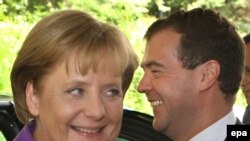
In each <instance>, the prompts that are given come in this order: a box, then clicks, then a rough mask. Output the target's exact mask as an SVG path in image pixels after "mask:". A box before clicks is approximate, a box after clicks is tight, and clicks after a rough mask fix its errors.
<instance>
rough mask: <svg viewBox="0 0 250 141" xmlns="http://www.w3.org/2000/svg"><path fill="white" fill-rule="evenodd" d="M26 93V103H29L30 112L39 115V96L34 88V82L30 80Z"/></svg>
mask: <svg viewBox="0 0 250 141" xmlns="http://www.w3.org/2000/svg"><path fill="white" fill-rule="evenodd" d="M25 95H26V103H27V106H28V109H29V112H30V113H31V114H32V115H33V116H38V114H39V110H38V97H37V95H36V94H35V89H34V85H33V82H31V81H29V82H28V83H27V85H26V91H25Z"/></svg>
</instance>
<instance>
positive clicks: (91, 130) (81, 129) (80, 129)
mask: <svg viewBox="0 0 250 141" xmlns="http://www.w3.org/2000/svg"><path fill="white" fill-rule="evenodd" d="M73 129H75V130H76V131H79V132H82V133H85V134H94V133H98V132H99V131H100V130H101V129H86V128H81V127H73Z"/></svg>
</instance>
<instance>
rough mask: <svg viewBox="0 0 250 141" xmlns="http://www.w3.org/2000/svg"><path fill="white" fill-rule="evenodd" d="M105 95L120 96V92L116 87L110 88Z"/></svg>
mask: <svg viewBox="0 0 250 141" xmlns="http://www.w3.org/2000/svg"><path fill="white" fill-rule="evenodd" d="M106 95H107V96H110V97H114V96H122V92H121V91H119V90H117V89H110V90H109V91H108V92H107V93H106Z"/></svg>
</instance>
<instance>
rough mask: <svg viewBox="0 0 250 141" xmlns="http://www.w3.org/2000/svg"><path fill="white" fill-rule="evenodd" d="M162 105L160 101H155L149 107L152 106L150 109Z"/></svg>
mask: <svg viewBox="0 0 250 141" xmlns="http://www.w3.org/2000/svg"><path fill="white" fill-rule="evenodd" d="M162 103H163V101H162V100H156V101H153V102H151V106H152V107H155V106H159V105H161V104H162Z"/></svg>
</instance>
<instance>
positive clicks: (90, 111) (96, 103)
mask: <svg viewBox="0 0 250 141" xmlns="http://www.w3.org/2000/svg"><path fill="white" fill-rule="evenodd" d="M87 103H88V105H87V106H86V107H85V111H84V112H85V115H86V116H87V117H90V118H92V119H93V120H101V119H103V118H104V117H105V114H106V111H105V105H104V104H103V101H102V100H101V98H100V97H92V98H89V99H88V102H87Z"/></svg>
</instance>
